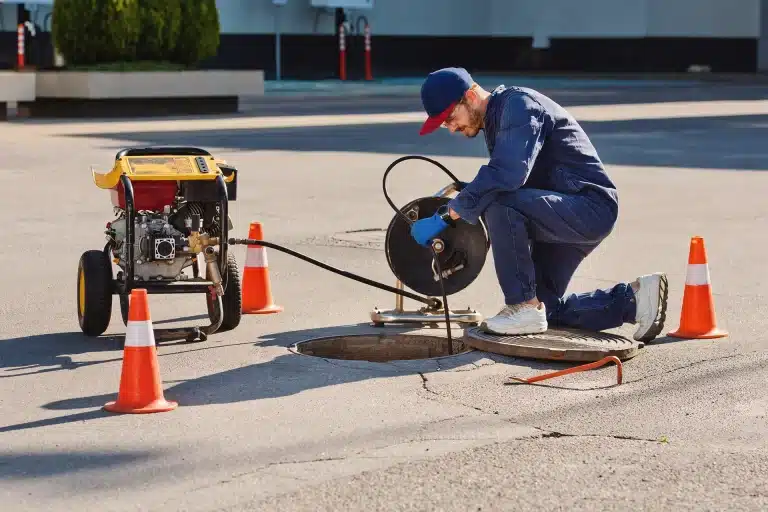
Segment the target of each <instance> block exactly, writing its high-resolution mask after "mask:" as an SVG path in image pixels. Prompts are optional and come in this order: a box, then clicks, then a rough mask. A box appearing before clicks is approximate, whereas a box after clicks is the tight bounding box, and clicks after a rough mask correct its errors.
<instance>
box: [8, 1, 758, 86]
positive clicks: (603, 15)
mask: <svg viewBox="0 0 768 512" xmlns="http://www.w3.org/2000/svg"><path fill="white" fill-rule="evenodd" d="M51 3H52V0H41V1H39V2H26V3H25V4H24V5H26V9H27V10H26V11H25V12H26V16H27V17H28V19H29V20H30V21H32V22H33V23H34V24H35V26H36V29H37V34H36V36H35V38H33V39H34V40H35V48H33V49H32V50H31V51H30V52H29V53H30V55H29V56H28V61H30V62H31V63H34V62H33V61H35V60H37V62H38V66H39V67H46V66H49V65H51V64H52V62H53V52H52V50H51V49H50V26H51V23H52V19H51V16H50V10H51V7H50V5H45V4H51ZM217 4H218V7H219V14H220V23H221V44H220V47H219V52H218V55H217V56H216V57H214V58H212V59H209V60H208V61H207V62H205V63H204V67H211V68H230V69H263V70H265V71H266V73H267V78H270V77H272V76H274V72H275V42H276V33H278V32H279V33H280V42H281V43H280V50H281V52H280V53H281V59H280V61H281V72H282V76H283V77H284V78H293V79H322V78H334V77H337V76H338V73H339V71H338V68H339V64H338V62H339V37H338V28H337V21H338V20H339V12H338V8H340V7H346V8H345V10H344V15H345V17H346V24H345V26H346V31H345V33H346V38H345V40H346V53H347V70H348V72H347V74H348V78H350V79H356V78H361V77H362V76H363V73H364V53H363V52H364V39H363V28H364V26H365V24H366V23H367V24H369V27H370V30H371V34H372V37H371V46H372V50H371V56H372V67H373V73H374V77H391V76H405V75H414V74H418V75H420V74H423V73H424V72H426V71H428V70H430V69H434V68H436V67H441V66H448V65H462V66H465V67H467V68H468V69H471V70H473V71H476V72H477V71H486V72H507V71H530V70H545V71H547V70H551V71H566V72H570V71H583V72H616V71H620V72H680V71H685V70H687V69H688V68H689V67H690V66H692V65H693V66H708V67H709V68H710V69H711V70H712V71H714V72H755V71H757V70H758V69H760V68H762V69H766V68H768V62H765V61H766V57H765V51H764V50H768V46H766V37H768V0H675V1H670V0H474V1H473V2H467V1H465V0H463V1H460V0H218V2H217ZM280 4H282V5H280ZM18 14H19V11H18V6H17V5H15V4H13V3H8V1H7V0H6V1H5V2H3V3H0V30H1V32H0V66H2V67H4V68H12V67H13V66H14V64H15V60H16V57H15V52H16V33H15V30H16V26H17V24H18V21H19V17H18ZM761 34H763V36H762V37H761ZM761 50H763V51H761ZM759 62H763V65H762V66H761V65H759Z"/></svg>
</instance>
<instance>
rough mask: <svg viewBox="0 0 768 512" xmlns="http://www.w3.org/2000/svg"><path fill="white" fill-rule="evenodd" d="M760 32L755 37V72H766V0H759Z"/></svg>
mask: <svg viewBox="0 0 768 512" xmlns="http://www.w3.org/2000/svg"><path fill="white" fill-rule="evenodd" d="M759 9H760V14H759V18H760V22H759V24H758V26H759V27H760V32H759V34H758V39H757V72H758V73H764V72H768V0H760V4H759Z"/></svg>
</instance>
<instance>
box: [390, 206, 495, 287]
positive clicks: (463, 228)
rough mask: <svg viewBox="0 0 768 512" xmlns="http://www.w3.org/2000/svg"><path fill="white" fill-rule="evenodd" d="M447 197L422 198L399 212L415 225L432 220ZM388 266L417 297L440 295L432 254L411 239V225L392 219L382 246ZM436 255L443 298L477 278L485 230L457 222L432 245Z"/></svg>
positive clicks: (397, 217)
mask: <svg viewBox="0 0 768 512" xmlns="http://www.w3.org/2000/svg"><path fill="white" fill-rule="evenodd" d="M448 201H449V198H447V197H422V198H420V199H416V200H414V201H411V202H410V203H408V204H407V205H406V206H404V207H403V208H402V209H401V211H402V212H403V213H405V215H406V216H407V217H408V218H409V219H411V221H413V222H415V221H417V220H419V219H424V218H426V217H430V216H432V215H433V214H434V213H435V212H436V211H437V209H438V208H440V206H442V205H444V204H446V203H448ZM384 245H385V252H386V255H387V263H388V264H389V268H390V269H391V270H392V273H393V274H394V275H395V277H396V278H397V279H398V280H399V281H400V282H401V283H403V284H404V285H405V286H407V287H408V288H410V289H412V290H413V291H415V292H416V293H421V294H422V295H427V296H430V297H439V296H440V295H441V294H442V290H441V288H440V279H439V275H438V271H437V266H436V265H435V264H434V258H433V256H434V255H433V253H432V251H430V250H429V249H428V248H426V247H423V246H421V245H419V244H418V243H417V242H416V240H414V239H413V237H412V236H411V225H410V224H408V223H406V222H405V220H403V218H402V217H401V216H400V215H395V216H394V218H393V219H392V221H391V222H390V224H389V227H388V228H387V235H386V239H385V242H384ZM432 246H433V248H434V249H435V252H436V253H437V257H438V263H439V267H440V270H441V273H442V276H443V285H444V287H445V294H446V295H453V294H455V293H457V292H460V291H461V290H463V289H464V288H466V287H467V286H469V285H470V284H472V282H473V281H474V280H475V279H476V278H477V276H479V275H480V272H481V271H482V270H483V266H484V265H485V260H486V256H487V254H488V248H489V247H490V245H489V243H488V237H487V235H486V230H485V226H484V225H483V224H482V223H481V222H478V223H477V224H470V223H468V222H463V221H458V222H456V225H455V226H453V227H448V228H447V229H446V230H445V231H443V232H442V233H441V234H440V235H439V236H438V237H437V238H436V239H435V241H434V242H433V244H432Z"/></svg>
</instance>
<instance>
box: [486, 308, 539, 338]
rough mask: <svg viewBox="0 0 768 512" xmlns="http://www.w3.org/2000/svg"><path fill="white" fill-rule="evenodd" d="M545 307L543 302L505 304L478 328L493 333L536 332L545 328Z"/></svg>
mask: <svg viewBox="0 0 768 512" xmlns="http://www.w3.org/2000/svg"><path fill="white" fill-rule="evenodd" d="M547 327H548V325H547V309H546V307H545V306H544V303H543V302H542V303H540V304H539V305H538V306H535V305H533V304H515V305H514V306H505V307H504V309H502V310H501V311H499V314H498V315H496V316H494V317H493V318H489V319H487V320H485V321H484V322H483V323H482V324H480V328H481V329H482V330H484V331H485V332H490V333H493V334H536V333H540V332H545V331H546V330H547Z"/></svg>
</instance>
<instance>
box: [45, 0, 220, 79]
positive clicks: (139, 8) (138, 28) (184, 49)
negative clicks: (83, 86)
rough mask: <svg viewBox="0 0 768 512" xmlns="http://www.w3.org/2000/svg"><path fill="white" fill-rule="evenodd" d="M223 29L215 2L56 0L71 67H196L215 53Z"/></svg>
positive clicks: (56, 34)
mask: <svg viewBox="0 0 768 512" xmlns="http://www.w3.org/2000/svg"><path fill="white" fill-rule="evenodd" d="M219 30H220V26H219V11H218V9H217V8H216V0H55V1H54V4H53V19H52V27H51V32H52V37H53V43H54V45H55V46H56V48H57V49H58V51H59V52H60V53H61V55H62V56H63V57H64V59H65V61H66V62H67V65H68V66H69V67H72V68H93V67H103V66H104V65H105V64H106V65H112V64H115V63H127V62H137V61H143V62H162V63H168V64H169V65H181V66H184V67H193V66H195V65H197V64H199V63H200V62H201V61H203V60H205V59H208V58H210V57H213V56H215V55H216V53H217V51H218V48H219ZM118 67H120V66H118ZM129 67H130V66H129ZM150 67H151V66H150Z"/></svg>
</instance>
